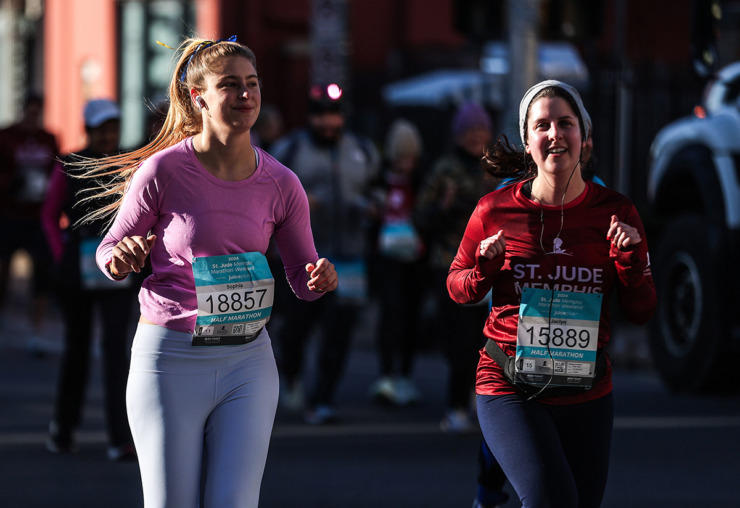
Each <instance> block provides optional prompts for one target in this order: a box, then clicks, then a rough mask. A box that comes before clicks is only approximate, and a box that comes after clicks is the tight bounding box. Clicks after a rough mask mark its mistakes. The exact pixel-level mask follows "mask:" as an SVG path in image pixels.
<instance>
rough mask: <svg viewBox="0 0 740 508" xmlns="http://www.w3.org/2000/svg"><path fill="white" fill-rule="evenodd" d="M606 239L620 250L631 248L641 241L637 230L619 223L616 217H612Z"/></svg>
mask: <svg viewBox="0 0 740 508" xmlns="http://www.w3.org/2000/svg"><path fill="white" fill-rule="evenodd" d="M606 239H607V240H610V241H611V242H612V243H613V244H614V246H615V247H617V248H618V249H620V250H625V249H627V248H629V247H633V246H635V245H637V244H638V243H640V242H641V241H642V237H641V236H640V233H639V232H638V231H637V229H636V228H633V227H632V226H630V225H629V224H625V223H624V222H621V221H620V220H619V219H618V218H617V216H616V215H612V222H611V224H610V225H609V231H608V232H607V234H606Z"/></svg>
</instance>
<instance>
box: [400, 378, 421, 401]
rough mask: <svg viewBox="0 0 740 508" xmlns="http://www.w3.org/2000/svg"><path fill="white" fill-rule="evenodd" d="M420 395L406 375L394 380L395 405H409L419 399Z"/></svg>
mask: <svg viewBox="0 0 740 508" xmlns="http://www.w3.org/2000/svg"><path fill="white" fill-rule="evenodd" d="M420 397H421V395H420V394H419V390H418V389H417V388H416V385H415V384H414V382H413V381H412V380H411V378H408V377H399V378H398V379H397V380H396V405H398V406H410V405H412V404H416V403H417V402H418V401H419V398H420Z"/></svg>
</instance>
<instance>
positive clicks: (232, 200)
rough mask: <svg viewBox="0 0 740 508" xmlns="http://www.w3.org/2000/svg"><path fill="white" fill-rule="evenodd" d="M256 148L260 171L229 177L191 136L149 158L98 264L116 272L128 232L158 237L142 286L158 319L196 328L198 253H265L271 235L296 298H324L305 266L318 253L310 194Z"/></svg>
mask: <svg viewBox="0 0 740 508" xmlns="http://www.w3.org/2000/svg"><path fill="white" fill-rule="evenodd" d="M256 150H258V153H259V163H258V165H257V169H256V170H255V172H254V174H253V175H252V176H250V177H249V178H247V179H245V180H241V181H225V180H221V179H219V178H216V177H215V176H213V175H212V174H211V173H209V172H208V170H206V169H205V168H204V167H203V166H202V165H201V164H200V162H199V161H198V159H197V157H196V156H195V152H194V151H193V142H192V138H188V139H186V140H184V141H182V142H180V143H178V144H176V145H174V146H172V147H170V148H168V149H166V150H162V151H161V152H159V153H157V154H156V155H154V156H152V157H151V158H149V159H147V160H146V161H145V162H144V163H143V164H142V165H141V167H140V168H139V169H138V170H137V171H136V173H135V174H134V176H133V178H132V179H131V183H130V185H129V188H128V189H127V191H126V195H125V197H124V199H123V203H122V205H121V208H120V209H119V211H118V215H117V216H116V219H115V221H114V223H113V225H112V226H111V228H110V230H109V231H108V233H107V234H106V236H105V238H104V239H103V241H102V243H101V244H100V246H99V247H98V250H97V263H98V266H99V267H100V269H101V270H103V272H104V273H106V275H108V276H109V277H110V275H109V274H108V272H107V270H106V268H105V265H106V264H107V263H108V262H109V261H110V260H111V257H112V250H113V248H114V247H115V245H116V244H117V243H118V242H119V241H120V240H121V239H122V238H123V237H124V236H129V237H131V236H137V235H138V236H147V235H149V234H154V235H156V236H157V239H156V241H155V243H154V246H153V247H152V250H151V253H150V255H149V259H150V260H151V266H152V274H151V275H150V276H149V277H148V278H147V279H146V280H145V281H144V283H143V284H142V287H141V291H140V292H139V303H140V306H141V313H142V315H143V316H144V317H146V318H147V319H149V320H150V321H152V322H153V323H155V324H158V325H160V326H164V327H165V328H169V329H172V330H177V331H182V332H186V333H192V332H193V329H194V326H195V319H196V314H197V300H196V293H195V282H194V279H193V271H192V262H193V258H194V257H202V256H219V255H228V254H238V253H243V252H260V253H262V254H264V253H265V251H266V250H267V247H268V244H269V242H270V238H271V237H274V239H275V243H276V245H277V247H278V250H279V251H280V255H281V257H282V260H283V265H284V266H285V272H286V275H287V277H288V281H289V282H290V285H291V287H292V288H293V291H294V292H295V293H296V296H298V297H299V298H302V299H304V300H315V299H317V298H319V297H320V296H321V295H320V294H319V293H315V292H313V291H311V290H309V289H308V287H307V285H306V284H307V282H308V275H307V273H306V271H305V265H306V264H307V263H313V262H316V260H317V259H318V255H317V253H316V248H315V246H314V242H313V236H312V233H311V224H310V216H309V209H308V199H307V198H306V193H305V191H304V190H303V187H302V186H301V184H300V182H299V180H298V178H297V177H296V175H295V174H294V173H293V172H292V171H290V170H289V169H288V168H286V167H285V166H283V165H282V164H280V163H279V162H278V161H277V160H275V159H274V158H272V157H271V156H270V155H269V154H267V153H266V152H264V151H262V150H260V149H258V148H256Z"/></svg>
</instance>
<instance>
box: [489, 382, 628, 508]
mask: <svg viewBox="0 0 740 508" xmlns="http://www.w3.org/2000/svg"><path fill="white" fill-rule="evenodd" d="M477 399H478V420H479V421H480V426H481V429H482V430H483V436H484V437H485V439H486V443H488V446H489V447H490V448H491V451H492V452H493V454H494V456H495V457H496V460H498V462H499V464H500V465H501V467H502V469H503V470H504V473H506V477H507V478H508V479H509V482H510V483H511V485H512V486H513V487H514V490H515V491H516V493H517V495H518V496H519V499H520V500H521V502H522V507H523V508H559V507H563V508H576V507H579V508H592V507H593V508H595V507H598V506H599V505H600V504H601V499H602V497H603V495H604V489H605V487H606V479H607V473H608V469H609V454H610V449H611V434H612V424H613V420H614V403H613V399H612V395H611V394H609V395H606V396H605V397H601V398H599V399H596V400H593V401H590V402H585V403H582V404H571V405H560V406H556V405H550V404H543V403H541V402H538V401H536V400H535V401H529V402H528V401H526V400H525V399H523V398H522V397H520V396H518V395H501V396H489V395H478V397H477Z"/></svg>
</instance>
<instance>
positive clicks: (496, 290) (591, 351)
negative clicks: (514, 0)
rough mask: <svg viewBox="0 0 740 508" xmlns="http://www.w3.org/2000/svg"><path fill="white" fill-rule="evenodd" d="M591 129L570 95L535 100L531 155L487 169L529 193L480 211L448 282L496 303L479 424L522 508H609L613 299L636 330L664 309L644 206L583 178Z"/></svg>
mask: <svg viewBox="0 0 740 508" xmlns="http://www.w3.org/2000/svg"><path fill="white" fill-rule="evenodd" d="M587 117H588V113H587V112H586V110H585V108H584V106H583V102H582V101H581V98H580V96H579V94H578V92H577V91H576V90H575V89H574V88H573V87H571V86H570V85H567V84H565V83H562V82H559V81H554V80H549V81H543V82H541V83H538V84H537V85H535V86H533V87H532V88H530V89H529V90H528V91H527V93H526V94H525V95H524V97H523V99H522V101H521V104H520V108H519V126H520V135H521V138H522V142H523V144H524V151H523V153H522V152H521V151H519V150H517V149H516V148H515V147H513V146H512V145H511V144H510V143H509V141H508V140H507V139H506V138H505V137H502V138H501V139H499V141H498V142H497V144H496V145H495V146H494V147H493V148H492V149H491V150H489V152H488V153H487V154H486V156H485V157H484V163H485V164H486V166H487V170H488V171H489V172H490V173H491V174H492V175H494V176H496V177H499V178H511V177H514V178H516V179H517V180H518V181H517V183H516V184H514V185H510V186H507V187H505V188H502V189H500V190H497V191H494V192H492V193H490V194H488V195H486V196H485V197H484V198H483V199H481V200H480V202H479V203H478V205H477V207H476V209H475V211H474V212H473V214H472V216H471V218H470V221H469V222H468V226H467V229H466V231H465V236H464V237H463V240H462V242H461V244H460V247H459V249H458V252H457V255H456V257H455V259H454V261H453V262H452V266H451V267H450V272H449V276H448V279H447V287H448V290H449V293H450V296H451V297H452V299H453V300H455V301H456V302H458V303H461V304H464V303H472V302H477V301H480V300H481V299H482V298H483V297H484V296H485V295H486V294H487V293H488V291H489V290H491V291H492V309H491V313H490V315H489V317H488V319H487V321H486V324H485V326H484V334H485V336H486V337H487V338H488V341H487V344H486V347H485V348H484V349H482V350H481V356H480V361H479V363H478V372H477V381H476V393H477V395H478V397H477V405H478V417H479V421H480V424H481V429H482V431H483V435H484V437H485V439H486V442H487V444H488V445H489V447H490V448H491V450H492V452H493V454H494V455H495V457H496V459H497V461H498V462H499V463H500V464H501V466H502V468H503V470H504V472H505V473H506V476H507V478H508V479H509V481H510V482H511V484H512V486H513V487H514V490H515V491H516V492H517V495H518V496H519V498H520V500H521V502H522V504H523V506H524V507H561V506H562V507H569V508H570V507H576V506H578V507H597V506H599V505H600V503H601V499H602V497H603V494H604V488H605V486H606V479H607V472H608V465H609V453H610V445H611V432H612V423H613V401H612V395H611V391H612V382H611V364H610V362H609V361H608V358H607V355H606V354H605V352H604V347H605V346H606V344H607V343H608V341H609V336H610V317H609V309H610V302H611V298H612V297H613V296H616V298H617V299H618V301H619V304H620V306H621V309H622V311H623V314H624V316H625V317H626V318H628V319H630V320H631V321H633V322H635V323H637V324H644V323H645V322H646V321H647V320H648V319H650V317H651V316H652V314H653V311H654V308H655V302H656V295H655V285H654V283H653V279H652V275H651V273H650V263H649V257H648V249H647V242H646V240H645V231H644V228H643V225H642V221H641V220H640V217H639V215H638V213H637V211H636V209H635V207H634V205H633V204H632V203H631V202H630V201H629V200H628V199H627V198H626V197H624V196H623V195H621V194H619V193H617V192H615V191H613V190H610V189H607V188H605V187H603V186H600V185H596V184H593V183H592V182H590V181H587V180H584V178H583V177H582V175H581V171H580V170H579V167H580V165H581V160H582V152H583V149H584V147H585V140H586V139H587V138H588V132H587V124H586V123H585V122H584V118H587Z"/></svg>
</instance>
